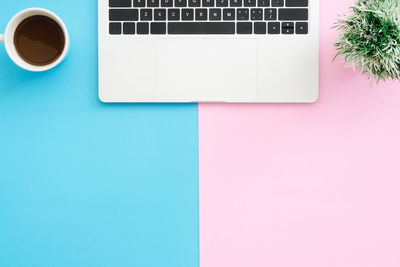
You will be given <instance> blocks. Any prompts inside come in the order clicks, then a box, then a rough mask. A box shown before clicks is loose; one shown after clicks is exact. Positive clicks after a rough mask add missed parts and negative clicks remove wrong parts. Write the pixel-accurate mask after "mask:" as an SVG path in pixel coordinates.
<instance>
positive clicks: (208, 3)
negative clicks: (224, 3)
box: [203, 0, 214, 7]
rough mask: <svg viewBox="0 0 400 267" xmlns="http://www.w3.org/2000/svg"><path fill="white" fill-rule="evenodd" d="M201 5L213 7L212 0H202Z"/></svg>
mask: <svg viewBox="0 0 400 267" xmlns="http://www.w3.org/2000/svg"><path fill="white" fill-rule="evenodd" d="M203 7H214V0H203Z"/></svg>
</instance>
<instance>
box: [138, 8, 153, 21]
mask: <svg viewBox="0 0 400 267" xmlns="http://www.w3.org/2000/svg"><path fill="white" fill-rule="evenodd" d="M140 20H143V21H150V20H153V11H152V10H151V9H141V10H140Z"/></svg>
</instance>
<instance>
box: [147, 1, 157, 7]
mask: <svg viewBox="0 0 400 267" xmlns="http://www.w3.org/2000/svg"><path fill="white" fill-rule="evenodd" d="M147 6H148V7H159V6H160V1H159V0H147Z"/></svg>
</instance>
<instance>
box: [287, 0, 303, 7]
mask: <svg viewBox="0 0 400 267" xmlns="http://www.w3.org/2000/svg"><path fill="white" fill-rule="evenodd" d="M286 6H287V7H307V6H308V0H286Z"/></svg>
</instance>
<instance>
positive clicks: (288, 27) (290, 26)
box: [282, 22, 294, 34]
mask: <svg viewBox="0 0 400 267" xmlns="http://www.w3.org/2000/svg"><path fill="white" fill-rule="evenodd" d="M282 33H283V34H293V33H294V22H282Z"/></svg>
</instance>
